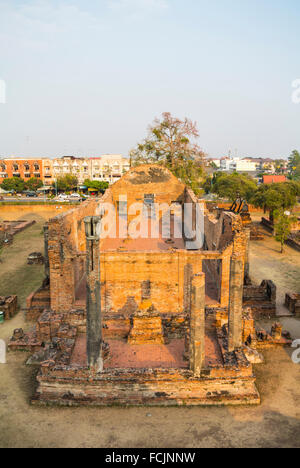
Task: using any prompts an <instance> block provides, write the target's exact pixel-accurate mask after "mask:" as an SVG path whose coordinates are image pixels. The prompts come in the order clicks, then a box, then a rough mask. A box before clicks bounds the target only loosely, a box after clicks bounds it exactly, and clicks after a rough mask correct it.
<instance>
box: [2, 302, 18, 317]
mask: <svg viewBox="0 0 300 468" xmlns="http://www.w3.org/2000/svg"><path fill="white" fill-rule="evenodd" d="M17 309H18V298H17V296H0V310H1V312H4V319H5V320H9V319H11V318H13V317H14V315H15V314H16V313H17Z"/></svg>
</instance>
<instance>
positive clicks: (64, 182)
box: [53, 174, 78, 192]
mask: <svg viewBox="0 0 300 468" xmlns="http://www.w3.org/2000/svg"><path fill="white" fill-rule="evenodd" d="M53 186H55V187H57V190H59V191H61V192H70V191H71V190H75V189H76V188H77V186H78V179H77V177H75V176H73V175H72V174H66V175H65V176H62V177H58V178H57V181H56V183H54V184H53Z"/></svg>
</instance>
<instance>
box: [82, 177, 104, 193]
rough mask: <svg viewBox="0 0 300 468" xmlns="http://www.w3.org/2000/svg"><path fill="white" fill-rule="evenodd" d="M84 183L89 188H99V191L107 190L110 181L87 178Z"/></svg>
mask: <svg viewBox="0 0 300 468" xmlns="http://www.w3.org/2000/svg"><path fill="white" fill-rule="evenodd" d="M84 185H85V186H86V187H87V188H91V189H94V190H98V191H99V192H105V190H107V189H108V187H109V183H108V182H104V181H99V180H90V179H86V180H85V181H84Z"/></svg>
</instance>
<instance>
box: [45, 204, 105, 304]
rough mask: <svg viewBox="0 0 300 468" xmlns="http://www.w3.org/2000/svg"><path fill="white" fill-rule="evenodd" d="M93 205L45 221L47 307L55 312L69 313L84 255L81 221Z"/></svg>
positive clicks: (93, 211) (83, 235) (88, 213)
mask: <svg viewBox="0 0 300 468" xmlns="http://www.w3.org/2000/svg"><path fill="white" fill-rule="evenodd" d="M97 208H98V203H97V201H95V200H93V201H90V202H85V203H83V204H82V205H80V206H79V207H77V208H75V209H73V210H71V211H68V212H67V213H65V214H62V215H60V216H57V217H56V218H53V219H51V220H50V221H49V262H50V285H51V287H50V293H51V307H52V309H53V310H55V311H57V312H65V311H68V310H70V308H71V307H72V304H73V303H74V301H75V298H76V289H77V286H78V284H77V282H80V281H81V278H79V271H80V270H79V269H78V266H79V265H80V264H81V265H83V263H82V262H81V257H82V254H84V252H85V248H86V240H85V228H84V218H85V217H86V216H93V215H94V214H95V213H96V211H97ZM81 271H82V274H83V275H84V269H83V266H82V268H81Z"/></svg>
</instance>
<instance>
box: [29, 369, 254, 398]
mask: <svg viewBox="0 0 300 468" xmlns="http://www.w3.org/2000/svg"><path fill="white" fill-rule="evenodd" d="M229 374H230V372H229ZM38 382H39V386H38V389H37V393H36V395H35V396H34V398H33V399H32V401H31V402H32V404H44V405H59V406H82V405H86V406H117V405H122V406H144V405H147V406H228V405H259V404H260V396H259V393H258V391H257V389H256V386H255V379H254V377H253V376H252V373H249V375H248V376H247V375H245V376H244V377H240V376H239V377H238V378H237V377H236V375H234V372H231V376H230V375H228V377H227V378H224V379H210V378H207V379H204V378H202V379H195V378H194V377H193V375H192V373H191V372H190V371H188V370H178V369H174V370H172V369H166V370H162V369H159V370H151V369H139V370H137V369H125V370H124V369H123V370H119V369H118V370H111V369H110V370H107V371H104V372H103V373H102V374H101V375H99V376H91V374H90V372H89V370H88V369H82V368H77V369H75V368H73V369H72V368H69V369H66V368H64V369H62V368H61V369H59V368H57V369H53V370H49V368H47V367H45V366H44V367H43V368H42V370H41V372H40V374H39V375H38Z"/></svg>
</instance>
